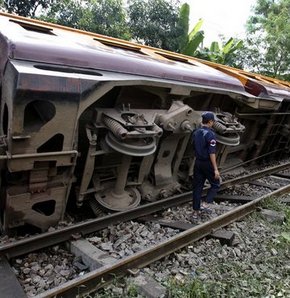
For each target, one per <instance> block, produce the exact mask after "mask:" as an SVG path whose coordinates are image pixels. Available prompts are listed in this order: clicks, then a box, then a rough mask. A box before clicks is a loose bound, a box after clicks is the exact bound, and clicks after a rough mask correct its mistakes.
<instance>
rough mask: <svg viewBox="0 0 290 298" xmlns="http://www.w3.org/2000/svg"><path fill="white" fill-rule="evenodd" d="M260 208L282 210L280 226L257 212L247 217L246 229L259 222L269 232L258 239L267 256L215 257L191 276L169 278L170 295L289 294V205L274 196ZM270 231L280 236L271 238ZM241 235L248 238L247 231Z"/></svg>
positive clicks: (197, 297)
mask: <svg viewBox="0 0 290 298" xmlns="http://www.w3.org/2000/svg"><path fill="white" fill-rule="evenodd" d="M262 207H263V208H266V209H271V210H275V211H280V212H284V213H285V216H286V220H285V222H284V223H283V225H280V224H275V223H269V222H268V221H266V220H263V218H262V217H261V216H259V215H258V216H257V214H258V213H254V214H253V215H251V216H250V217H249V218H248V219H247V220H248V222H249V229H250V228H251V227H252V228H254V227H255V226H258V225H259V224H261V223H262V224H263V225H265V227H266V231H268V233H267V234H266V235H261V237H260V239H259V242H260V245H261V247H264V249H266V251H268V252H269V253H270V254H271V256H270V257H268V258H267V257H266V256H265V255H264V254H261V253H257V254H255V253H254V252H253V253H252V254H251V253H249V254H247V255H246V256H245V259H244V260H243V261H241V260H240V259H239V260H232V259H231V258H230V259H228V260H227V259H224V260H221V259H218V258H216V259H215V261H214V262H213V263H212V264H204V267H200V268H197V271H196V276H195V277H194V278H192V277H189V278H187V279H185V280H184V281H182V282H180V281H177V280H176V279H175V278H174V277H172V278H171V279H170V280H169V281H168V288H169V297H171V298H183V297H188V298H211V297H212V298H216V297H237V298H238V297H241V298H244V297H269V298H270V297H271V298H272V297H273V298H274V297H290V237H289V232H290V208H289V207H287V206H285V205H284V204H281V203H280V202H279V201H278V200H277V199H276V198H270V199H268V200H266V201H264V202H263V204H262ZM272 234H273V235H275V234H278V235H279V236H278V237H273V236H272ZM243 237H244V238H245V239H246V238H247V237H248V233H247V231H245V235H243ZM245 239H244V240H245ZM248 241H251V240H249V239H248ZM209 266H210V267H211V268H212V270H211V269H209ZM205 272H206V273H207V275H210V276H211V278H210V279H209V280H208V279H207V280H203V279H202V277H203V274H204V273H205Z"/></svg>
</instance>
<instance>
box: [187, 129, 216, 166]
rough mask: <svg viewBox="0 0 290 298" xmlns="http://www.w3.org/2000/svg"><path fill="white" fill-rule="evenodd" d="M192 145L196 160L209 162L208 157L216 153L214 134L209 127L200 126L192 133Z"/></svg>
mask: <svg viewBox="0 0 290 298" xmlns="http://www.w3.org/2000/svg"><path fill="white" fill-rule="evenodd" d="M192 143H193V146H194V149H195V156H196V159H198V160H209V159H210V158H209V155H210V154H213V153H216V137H215V133H214V132H213V131H212V129H210V128H209V127H206V126H202V127H200V128H198V129H197V130H196V131H194V132H193V134H192Z"/></svg>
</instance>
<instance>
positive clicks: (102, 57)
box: [0, 13, 290, 102]
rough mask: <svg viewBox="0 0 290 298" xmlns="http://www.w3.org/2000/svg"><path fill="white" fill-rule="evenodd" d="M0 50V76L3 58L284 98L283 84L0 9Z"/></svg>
mask: <svg viewBox="0 0 290 298" xmlns="http://www.w3.org/2000/svg"><path fill="white" fill-rule="evenodd" d="M0 50H1V57H0V76H2V73H3V70H4V68H5V65H6V63H7V61H8V60H19V61H31V62H34V63H39V64H52V65H61V66H69V67H78V68H84V69H91V70H94V71H110V72H115V73H122V74H128V75H139V76H146V77H152V78H159V79H162V80H170V81H175V82H183V83H187V84H191V85H194V86H195V85H197V86H206V88H207V89H209V90H211V89H213V90H214V89H221V90H228V91H230V92H232V93H236V94H241V95H243V96H246V97H250V98H253V97H258V98H266V99H267V98H268V99H269V100H275V101H279V102H280V101H282V100H283V99H290V83H289V82H285V81H281V80H277V79H273V78H269V77H265V76H262V75H258V74H253V73H249V72H246V71H243V70H240V69H235V68H232V67H228V66H224V65H220V64H217V63H213V62H209V61H204V60H200V59H197V58H194V57H189V56H185V55H182V54H177V53H173V52H169V51H165V50H162V49H157V48H153V47H149V46H144V45H140V44H136V43H132V42H129V41H124V40H120V39H116V38H112V37H107V36H104V35H99V34H95V33H90V32H86V31H82V30H77V29H73V28H68V27H64V26H60V25H56V24H51V23H46V22H42V21H39V20H34V19H28V18H24V17H20V16H16V15H11V14H6V13H0ZM0 78H1V77H0Z"/></svg>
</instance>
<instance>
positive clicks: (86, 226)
mask: <svg viewBox="0 0 290 298" xmlns="http://www.w3.org/2000/svg"><path fill="white" fill-rule="evenodd" d="M289 167H290V162H288V163H284V164H282V165H278V166H274V167H271V168H268V169H264V170H262V171H260V172H258V173H251V174H249V175H246V176H243V177H238V178H234V179H231V180H229V181H225V182H224V183H222V185H221V190H222V189H225V188H227V187H229V186H232V185H234V184H237V183H243V182H246V181H249V180H253V179H257V178H260V177H263V176H265V175H269V174H272V173H275V172H279V171H282V170H284V169H287V168H289ZM191 196H192V192H191V191H190V192H186V193H183V194H179V195H176V196H173V197H170V198H167V199H164V200H160V201H157V202H153V203H148V204H146V205H142V206H139V207H136V208H135V209H132V210H128V211H124V212H118V213H115V214H112V215H108V216H104V217H101V218H96V219H92V220H88V221H85V222H81V223H78V224H75V225H73V226H69V227H65V228H62V229H59V230H55V231H52V232H45V233H42V234H39V235H36V236H31V237H29V238H26V239H21V240H18V241H15V242H11V243H7V244H2V245H0V256H1V255H4V256H5V257H6V258H7V259H10V258H12V257H17V256H20V255H23V254H26V253H29V252H32V251H36V250H38V249H42V248H45V247H49V246H52V245H56V244H58V243H61V242H64V241H67V240H71V239H73V237H74V235H86V234H90V233H93V232H96V231H99V230H102V229H104V228H106V227H108V226H109V225H112V224H118V223H121V222H125V221H129V220H132V219H135V218H138V217H141V216H145V215H148V214H151V213H154V212H158V211H161V210H165V209H167V208H170V207H173V206H177V205H181V204H183V203H187V202H189V201H190V200H191V199H192V197H191Z"/></svg>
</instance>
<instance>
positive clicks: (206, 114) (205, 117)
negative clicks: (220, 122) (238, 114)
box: [201, 112, 215, 121]
mask: <svg viewBox="0 0 290 298" xmlns="http://www.w3.org/2000/svg"><path fill="white" fill-rule="evenodd" d="M201 117H202V120H205V121H209V120H212V121H215V116H214V113H213V112H203V113H202V114H201Z"/></svg>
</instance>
